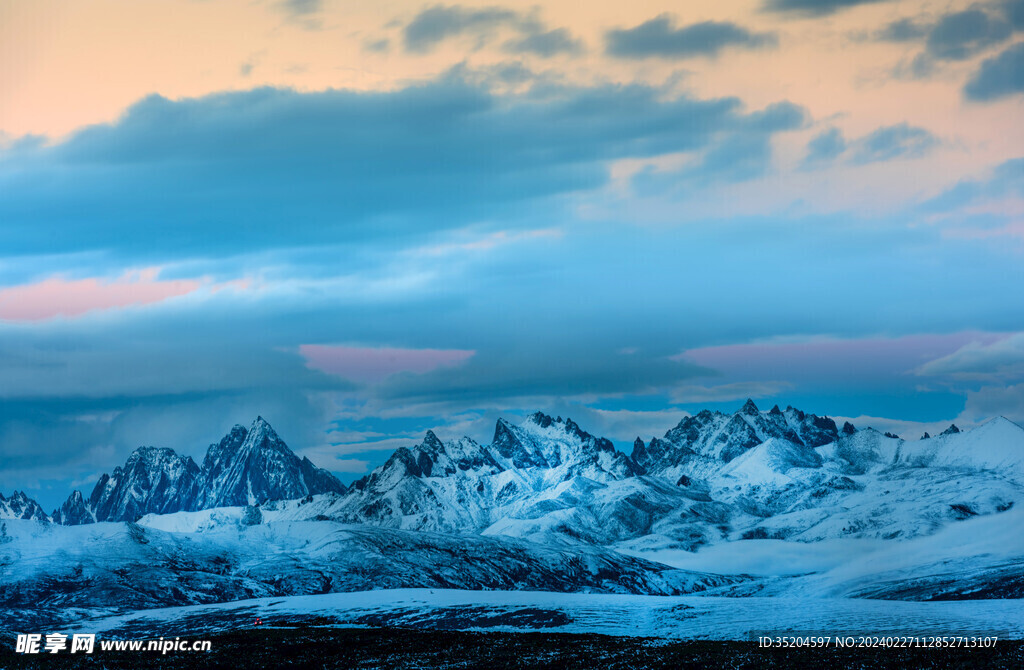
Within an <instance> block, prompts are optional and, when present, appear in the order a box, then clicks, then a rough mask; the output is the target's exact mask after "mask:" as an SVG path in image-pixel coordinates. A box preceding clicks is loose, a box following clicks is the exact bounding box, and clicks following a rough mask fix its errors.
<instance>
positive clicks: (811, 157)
mask: <svg viewBox="0 0 1024 670" xmlns="http://www.w3.org/2000/svg"><path fill="white" fill-rule="evenodd" d="M844 151H846V140H845V139H844V138H843V131H841V130H839V129H838V128H828V129H826V130H823V131H821V132H820V133H818V134H817V135H815V136H814V137H813V138H811V141H810V142H808V143H807V155H806V156H805V157H804V160H803V163H802V164H801V167H803V168H804V169H809V168H813V167H815V166H819V165H822V164H825V163H830V162H832V161H834V160H835V159H836V158H838V157H839V156H840V155H842V153H843V152H844Z"/></svg>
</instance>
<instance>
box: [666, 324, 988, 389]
mask: <svg viewBox="0 0 1024 670" xmlns="http://www.w3.org/2000/svg"><path fill="white" fill-rule="evenodd" d="M1005 337H1006V335H1005V334H998V333H981V332H974V331H966V332H960V333H951V334H946V335H928V334H925V335H907V336H904V337H896V338H866V339H849V340H845V339H835V338H815V339H808V340H804V341H796V342H793V341H769V342H761V343H749V344H731V345H725V346H719V347H704V348H701V349H690V350H689V351H685V352H683V353H681V354H677V355H676V356H673V357H672V358H673V359H675V360H683V361H689V362H693V363H696V364H698V365H702V366H705V367H708V368H712V369H714V370H717V371H719V372H721V373H724V374H725V375H726V376H727V377H742V378H744V379H789V380H798V379H801V378H803V379H809V378H822V377H831V378H834V379H847V380H854V379H865V378H875V377H877V376H878V375H879V374H880V373H881V374H889V375H898V374H903V373H907V372H910V371H911V370H914V369H916V368H918V367H919V366H921V365H923V364H924V363H926V362H928V361H931V360H934V359H937V358H940V357H942V356H947V355H949V354H951V353H953V352H954V351H957V350H958V349H960V348H961V347H963V346H965V345H967V344H970V343H980V344H990V343H992V342H996V341H998V340H1000V339H1003V338H1005Z"/></svg>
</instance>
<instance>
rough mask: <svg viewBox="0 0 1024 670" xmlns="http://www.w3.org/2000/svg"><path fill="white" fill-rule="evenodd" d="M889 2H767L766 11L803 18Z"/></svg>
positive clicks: (841, 0)
mask: <svg viewBox="0 0 1024 670" xmlns="http://www.w3.org/2000/svg"><path fill="white" fill-rule="evenodd" d="M887 1H888V0H766V2H765V4H764V9H765V10H767V11H770V12H786V13H791V14H797V15H803V16H827V15H829V14H834V13H836V12H838V11H840V10H843V9H848V8H851V7H858V6H860V5H869V4H874V3H877V2H887Z"/></svg>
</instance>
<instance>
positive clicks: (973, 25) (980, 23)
mask: <svg viewBox="0 0 1024 670" xmlns="http://www.w3.org/2000/svg"><path fill="white" fill-rule="evenodd" d="M1012 33H1013V29H1012V28H1011V26H1010V24H1008V23H1006V22H1005V21H1003V20H1001V19H999V18H995V17H992V16H990V15H989V14H988V13H986V12H984V11H982V10H980V9H968V10H965V11H962V12H954V13H952V14H947V15H945V16H943V17H942V18H941V19H940V20H939V21H938V23H936V24H935V26H934V27H932V29H931V30H930V31H929V32H928V37H927V38H926V40H925V49H926V51H927V53H928V54H929V55H930V56H932V57H933V58H937V59H941V60H965V59H967V58H970V57H971V56H973V55H975V54H976V53H979V52H980V51H983V50H984V49H987V48H989V47H991V46H993V45H996V44H999V43H1000V42H1004V41H1006V40H1007V39H1009V38H1010V35H1011V34H1012Z"/></svg>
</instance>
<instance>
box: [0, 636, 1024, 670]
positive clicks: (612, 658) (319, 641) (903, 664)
mask: <svg viewBox="0 0 1024 670" xmlns="http://www.w3.org/2000/svg"><path fill="white" fill-rule="evenodd" d="M189 639H191V638H189ZM209 639H210V640H211V641H212V651H210V652H184V651H181V652H176V653H174V652H172V653H169V654H167V655H166V656H161V655H160V654H159V652H149V651H141V652H114V651H107V652H103V651H100V650H99V643H98V641H97V645H96V651H95V653H93V654H92V655H89V656H85V655H82V654H75V655H73V656H72V655H70V654H68V653H67V652H61V653H59V654H55V655H51V654H41V655H38V656H29V655H21V654H14V653H13V652H14V647H13V643H12V642H8V641H7V640H5V643H4V645H3V648H2V649H0V668H2V669H3V670H18V669H21V668H47V669H49V668H61V669H63V668H96V669H97V670H99V669H101V668H102V669H104V670H119V669H126V670H127V669H135V668H161V669H165V668H166V669H184V668H202V669H207V668H210V669H217V668H225V669H227V668H231V669H236V668H239V669H241V670H262V669H264V668H303V669H307V668H308V669H310V670H312V669H315V668H601V669H602V670H604V669H609V670H611V669H618V668H622V669H626V668H629V669H633V668H701V669H704V668H751V669H754V668H825V669H827V670H844V669H847V668H849V669H853V668H857V669H861V668H865V669H867V668H899V669H900V670H911V669H914V668H986V669H988V668H991V669H993V670H998V669H1000V668H1015V669H1019V668H1024V641H1003V642H999V643H998V644H997V645H996V646H995V648H992V649H834V648H832V649H788V650H782V649H759V648H758V647H757V643H755V642H706V641H672V642H667V641H664V640H653V639H643V638H622V637H608V636H603V635H573V634H564V633H543V632H537V633H497V632H488V633H471V632H460V631H426V630H408V629H396V628H266V629H251V630H239V631H236V632H230V633H221V634H217V635H213V636H212V637H210V638H209Z"/></svg>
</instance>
